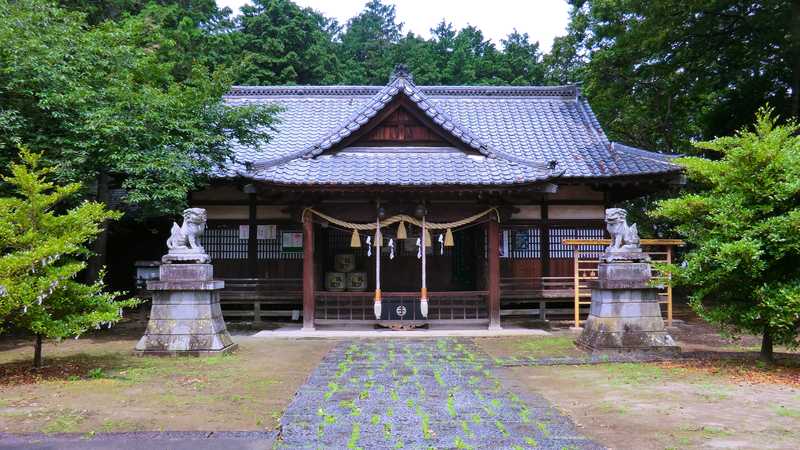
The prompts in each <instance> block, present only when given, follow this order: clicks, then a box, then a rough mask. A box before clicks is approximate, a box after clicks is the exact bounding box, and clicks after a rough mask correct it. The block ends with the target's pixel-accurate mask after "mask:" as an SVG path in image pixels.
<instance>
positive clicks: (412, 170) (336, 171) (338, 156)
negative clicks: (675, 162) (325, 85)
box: [250, 148, 552, 186]
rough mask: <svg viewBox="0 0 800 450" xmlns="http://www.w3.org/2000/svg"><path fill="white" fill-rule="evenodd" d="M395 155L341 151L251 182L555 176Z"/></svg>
mask: <svg viewBox="0 0 800 450" xmlns="http://www.w3.org/2000/svg"><path fill="white" fill-rule="evenodd" d="M391 150H392V149H384V148H381V149H378V150H377V151H370V152H363V153H361V152H351V151H343V152H337V153H334V154H323V155H320V156H318V157H315V158H297V159H294V160H292V161H289V162H286V163H284V164H278V165H274V166H271V167H267V168H262V169H256V170H254V171H253V172H251V174H250V176H251V177H252V178H253V179H256V180H269V181H273V182H275V183H279V184H292V185H299V184H309V185H374V186H380V185H399V186H432V185H460V186H464V185H471V186H475V185H514V184H528V183H535V182H539V181H545V180H547V179H548V178H550V177H551V175H552V174H551V172H550V170H549V169H547V168H545V167H540V168H536V167H532V166H529V165H525V164H519V163H515V162H512V161H507V160H504V159H500V158H488V157H486V156H482V155H469V154H466V153H464V152H463V151H461V150H459V149H456V148H449V151H446V152H435V153H433V152H430V151H425V149H422V148H411V149H409V148H403V149H402V151H391ZM398 150H399V149H398Z"/></svg>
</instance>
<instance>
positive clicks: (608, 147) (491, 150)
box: [190, 66, 682, 329]
mask: <svg viewBox="0 0 800 450" xmlns="http://www.w3.org/2000/svg"><path fill="white" fill-rule="evenodd" d="M226 102H227V103H228V104H229V105H233V106H244V105H254V104H258V105H276V106H278V107H279V108H280V111H279V113H278V114H277V117H278V123H277V124H276V126H275V131H274V132H273V133H272V139H271V140H270V141H269V142H268V143H266V144H263V145H261V146H259V147H252V146H247V145H239V144H237V145H236V146H235V149H236V152H235V158H236V163H235V164H231V165H230V166H229V167H226V168H224V169H222V170H220V171H219V172H218V173H217V174H216V175H215V177H214V179H213V180H212V183H211V184H210V185H209V186H208V187H207V188H205V189H204V190H202V191H199V192H194V193H192V195H191V197H190V204H191V206H192V207H200V208H205V209H206V210H207V213H208V226H207V229H206V232H205V235H204V236H203V240H202V242H203V245H204V247H205V249H206V251H207V252H208V253H209V255H210V256H211V259H212V263H213V265H214V270H215V276H216V277H217V278H220V279H223V280H225V282H226V289H225V291H223V295H222V298H223V308H224V313H225V316H226V318H236V317H241V318H253V319H254V320H264V319H266V318H277V317H282V318H283V320H292V319H294V320H297V321H299V320H302V323H303V327H304V328H305V329H313V328H314V327H315V326H318V325H322V324H353V323H358V324H373V323H376V324H381V323H383V324H386V323H390V324H391V323H396V322H403V321H406V322H407V323H428V324H438V323H448V324H461V323H470V324H486V325H487V326H489V327H490V328H496V327H499V326H501V325H502V322H501V316H502V317H503V319H505V318H506V317H507V316H512V315H515V314H517V315H523V316H524V315H525V314H527V313H531V312H532V313H536V314H534V315H535V316H536V317H542V318H543V317H544V308H546V307H547V306H548V305H549V304H553V305H555V306H557V305H556V303H557V302H558V301H562V302H567V303H568V306H569V305H571V302H572V299H573V293H574V287H573V281H574V280H575V278H574V273H575V272H574V271H575V270H576V269H575V268H576V265H577V263H576V262H575V261H577V260H576V259H574V258H573V249H572V247H570V246H569V245H567V244H565V243H564V241H565V240H569V239H601V238H603V237H604V233H605V231H604V223H603V215H604V209H605V208H606V207H608V206H610V205H613V204H615V203H618V202H620V201H622V200H625V199H630V198H635V197H638V196H641V195H643V194H646V193H648V192H653V191H656V190H663V189H666V188H667V187H668V186H669V185H671V184H676V183H679V182H680V181H681V178H682V175H681V170H680V168H679V166H677V165H676V164H673V163H671V162H670V159H671V157H670V156H668V155H663V154H659V153H654V152H650V151H646V150H641V149H638V148H634V147H630V146H626V145H624V144H620V143H617V142H611V141H609V139H608V138H607V137H606V135H605V133H604V132H603V129H602V128H601V127H600V124H599V123H598V121H597V118H596V117H595V115H594V113H593V112H592V110H591V108H590V106H589V104H588V103H587V101H586V99H585V98H584V97H583V96H582V95H581V93H580V90H579V89H578V88H577V87H576V86H524V87H520V86H417V85H416V84H415V83H414V81H413V77H412V75H411V74H410V73H408V71H407V70H405V69H404V68H403V67H402V66H398V69H397V70H396V71H395V73H394V74H393V76H392V77H391V80H390V81H389V83H388V84H387V85H386V86H265V87H262V86H236V87H234V88H233V89H232V90H231V92H230V93H229V94H228V95H227V96H226ZM423 228H424V231H423ZM425 244H427V245H425ZM598 249H599V248H598ZM583 250H584V251H590V250H592V248H588V249H587V248H584V249H583ZM570 289H573V290H570ZM576 298H577V296H576ZM378 304H379V305H380V306H378ZM555 309H557V308H555ZM576 317H577V312H576Z"/></svg>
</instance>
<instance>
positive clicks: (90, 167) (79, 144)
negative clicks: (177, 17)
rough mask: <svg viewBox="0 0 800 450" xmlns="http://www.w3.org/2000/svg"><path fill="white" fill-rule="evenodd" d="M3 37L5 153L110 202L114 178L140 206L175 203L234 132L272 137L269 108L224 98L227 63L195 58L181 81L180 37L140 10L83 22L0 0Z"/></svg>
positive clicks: (211, 166) (38, 3)
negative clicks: (37, 161)
mask: <svg viewBox="0 0 800 450" xmlns="http://www.w3.org/2000/svg"><path fill="white" fill-rule="evenodd" d="M33 29H35V30H38V32H37V33H30V32H29V30H33ZM0 42H3V43H4V45H3V46H2V47H0V67H2V68H3V69H2V71H0V105H2V106H0V108H2V109H1V110H0V150H2V152H0V158H4V157H5V158H6V161H0V163H2V162H7V157H8V155H9V150H10V149H13V148H15V147H16V145H17V144H18V143H25V144H26V145H29V146H30V147H31V148H32V149H33V150H35V151H42V152H44V157H45V159H46V160H47V161H49V162H51V163H53V164H55V165H56V166H57V167H58V171H57V174H58V176H59V177H60V179H61V180H63V181H78V180H80V181H86V185H85V191H84V192H83V194H84V195H85V196H87V197H89V198H94V199H96V200H97V201H99V202H101V203H104V204H106V205H108V204H109V203H110V192H111V191H110V190H111V188H112V187H115V186H118V187H121V188H123V189H125V191H126V192H127V198H126V199H125V201H127V202H128V203H130V204H132V205H136V206H138V207H139V208H140V210H141V211H142V213H144V214H163V213H165V212H173V211H174V210H176V209H178V208H180V207H181V206H182V205H183V204H184V202H185V200H186V194H187V192H188V191H190V190H192V189H195V188H196V187H197V186H198V184H199V183H201V182H202V181H203V179H204V176H205V174H208V173H209V172H210V171H212V170H215V168H216V167H218V166H220V165H223V164H225V163H226V162H227V161H228V160H229V159H230V158H231V157H232V148H231V144H232V142H234V141H237V140H238V141H240V142H245V143H248V142H249V143H256V142H258V141H261V140H264V139H266V138H267V137H268V132H269V130H270V128H269V126H270V124H271V121H272V117H273V110H272V109H270V108H264V107H253V106H251V107H244V108H241V107H236V108H234V107H230V106H227V105H226V104H225V103H224V102H223V100H222V95H223V94H224V93H225V92H227V90H228V89H229V87H230V79H231V76H230V72H228V71H225V70H216V71H214V72H212V73H209V71H208V70H207V69H206V68H205V67H204V66H203V65H201V64H192V65H190V66H188V67H186V68H185V70H183V71H181V72H182V73H183V75H181V76H182V77H183V79H178V75H176V66H177V65H178V64H180V63H182V61H176V60H175V59H174V58H172V56H171V55H173V54H174V51H175V41H174V40H173V39H170V38H168V37H166V36H165V34H164V33H163V30H162V29H161V28H160V27H159V26H158V24H156V23H154V22H153V21H152V20H149V19H147V17H144V16H132V17H128V18H126V19H124V20H120V21H118V22H112V21H106V22H103V23H101V24H99V25H97V26H87V24H86V23H85V20H84V16H83V15H82V14H80V13H74V12H66V11H64V10H62V9H60V8H58V7H56V6H55V5H54V4H52V3H49V2H47V1H45V0H20V1H14V2H9V1H8V0H0ZM104 236H105V234H103V235H101V237H100V238H99V239H98V240H97V246H96V252H97V253H98V254H99V255H101V256H102V255H104V245H105V244H104V243H105V241H104ZM102 265H103V260H102V257H101V258H99V259H97V260H95V262H94V264H93V265H92V267H91V269H92V273H91V275H96V274H97V272H98V270H99V267H100V266H102Z"/></svg>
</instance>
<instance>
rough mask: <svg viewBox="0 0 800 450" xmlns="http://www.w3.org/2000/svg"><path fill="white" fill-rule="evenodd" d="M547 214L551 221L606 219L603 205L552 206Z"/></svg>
mask: <svg viewBox="0 0 800 450" xmlns="http://www.w3.org/2000/svg"><path fill="white" fill-rule="evenodd" d="M547 212H548V217H549V218H550V219H603V217H605V210H604V208H603V205H550V206H548V211H547Z"/></svg>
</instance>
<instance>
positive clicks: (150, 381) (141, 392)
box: [0, 333, 334, 434]
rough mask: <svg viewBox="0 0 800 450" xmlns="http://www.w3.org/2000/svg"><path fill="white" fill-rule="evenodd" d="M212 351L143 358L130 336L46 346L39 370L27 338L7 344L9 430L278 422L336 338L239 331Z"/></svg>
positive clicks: (2, 385)
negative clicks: (224, 347)
mask: <svg viewBox="0 0 800 450" xmlns="http://www.w3.org/2000/svg"><path fill="white" fill-rule="evenodd" d="M234 340H235V341H236V342H238V343H239V350H238V351H237V352H236V353H235V354H233V355H228V356H216V357H209V358H157V357H156V358H153V357H151V358H140V357H135V356H133V355H132V354H131V350H132V349H133V347H134V345H135V343H136V339H135V336H134V335H133V334H132V333H131V335H130V336H125V335H123V336H114V337H104V338H95V339H92V338H81V339H80V340H77V341H75V340H71V339H70V340H67V341H64V342H62V343H61V344H58V345H55V344H51V343H48V344H46V345H45V348H44V356H45V364H46V365H47V366H48V367H46V368H45V369H44V370H43V371H42V372H41V374H40V375H37V376H36V377H32V376H31V375H30V371H29V370H27V367H29V365H30V361H31V357H32V354H33V350H32V346H31V345H30V343H29V342H27V341H5V342H3V343H2V344H0V432H47V433H51V432H84V433H90V434H91V433H92V432H96V433H99V432H109V431H141V430H152V431H161V430H170V431H173V430H187V431H188V430H219V431H225V430H237V431H247V430H271V429H274V428H275V427H276V426H277V424H278V421H279V419H280V415H281V414H282V412H283V410H284V409H285V407H286V405H287V404H288V403H289V402H290V401H291V399H292V397H293V396H294V394H295V391H296V390H297V388H298V387H299V386H300V385H301V384H302V383H303V382H304V381H305V380H306V378H307V376H308V374H309V373H310V372H311V370H312V369H313V368H314V367H316V366H317V364H318V363H319V361H320V360H321V358H322V357H323V356H324V355H325V353H327V351H328V350H329V349H330V348H331V347H332V345H333V344H334V342H331V341H320V340H302V341H295V340H273V341H264V340H257V339H252V338H247V337H245V336H235V337H234Z"/></svg>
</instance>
